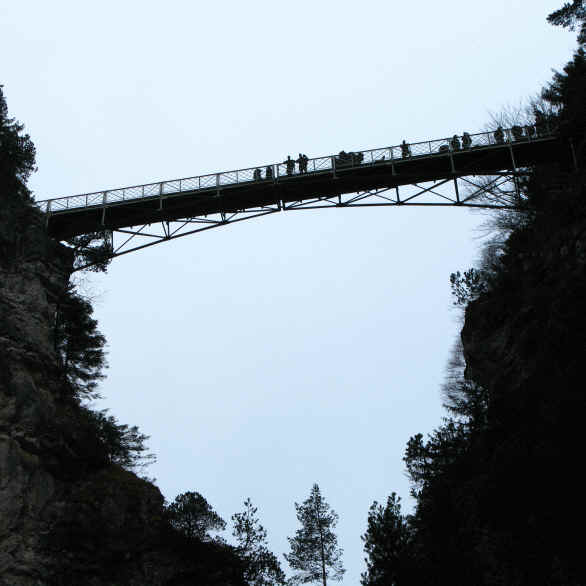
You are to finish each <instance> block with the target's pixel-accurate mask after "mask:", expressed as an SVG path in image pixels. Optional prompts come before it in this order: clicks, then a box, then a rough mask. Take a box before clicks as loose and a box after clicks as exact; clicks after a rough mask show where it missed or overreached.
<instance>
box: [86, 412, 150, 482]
mask: <svg viewBox="0 0 586 586" xmlns="http://www.w3.org/2000/svg"><path fill="white" fill-rule="evenodd" d="M81 409H82V416H85V418H86V420H87V421H88V422H89V423H90V425H91V426H92V428H93V429H94V431H95V434H96V436H97V439H98V441H99V443H100V445H101V446H102V448H103V449H104V451H105V455H106V457H107V458H108V461H109V462H110V463H111V464H117V465H118V466H121V467H122V468H124V469H126V470H130V471H134V470H138V469H143V468H145V467H146V466H149V465H150V464H152V463H153V462H155V461H156V457H155V455H154V454H151V453H149V452H147V450H148V448H147V447H146V445H145V442H146V441H147V440H148V439H149V436H148V435H145V434H143V433H141V432H140V431H139V429H138V427H137V426H136V425H133V426H128V425H125V424H121V423H118V420H117V419H116V418H115V417H114V416H113V415H108V414H107V410H105V409H104V410H102V411H93V410H92V409H88V408H87V407H84V406H82V407H81Z"/></svg>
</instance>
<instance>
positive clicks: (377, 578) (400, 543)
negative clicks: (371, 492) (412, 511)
mask: <svg viewBox="0 0 586 586" xmlns="http://www.w3.org/2000/svg"><path fill="white" fill-rule="evenodd" d="M362 541H363V542H364V551H365V552H366V554H367V556H368V557H367V558H365V561H366V572H364V573H363V574H362V578H361V580H360V583H361V584H362V585H363V586H399V585H400V584H406V583H407V580H408V579H409V578H410V577H411V576H412V574H411V572H412V566H413V563H412V557H413V553H412V551H411V550H412V538H411V529H410V527H409V524H408V522H407V519H406V518H405V517H404V516H403V515H402V514H401V498H400V497H398V496H397V495H396V494H395V493H392V494H391V496H390V497H389V498H388V499H387V504H386V506H385V507H383V506H382V505H379V504H378V503H377V502H376V501H375V502H374V503H373V504H372V506H371V507H370V511H369V513H368V528H367V530H366V533H365V534H364V535H363V536H362Z"/></svg>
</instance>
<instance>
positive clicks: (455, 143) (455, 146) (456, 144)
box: [450, 134, 460, 151]
mask: <svg viewBox="0 0 586 586" xmlns="http://www.w3.org/2000/svg"><path fill="white" fill-rule="evenodd" d="M450 146H451V147H452V150H453V151H459V150H460V137H459V136H458V135H457V134H454V136H452V140H451V141H450Z"/></svg>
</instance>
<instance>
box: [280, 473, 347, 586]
mask: <svg viewBox="0 0 586 586" xmlns="http://www.w3.org/2000/svg"><path fill="white" fill-rule="evenodd" d="M295 510H296V511H297V519H298V520H299V522H300V523H301V528H300V529H298V530H297V531H296V533H295V537H288V538H287V539H288V541H289V545H290V547H291V552H290V553H289V554H285V559H286V560H287V562H289V565H290V566H291V568H293V569H294V570H299V573H297V574H296V575H295V576H294V577H293V583H296V584H299V583H301V584H307V583H310V582H317V581H319V580H321V581H322V583H323V586H327V579H328V578H332V579H333V580H341V579H342V577H343V576H344V572H345V571H346V570H344V568H343V567H342V549H340V548H339V547H338V539H337V537H336V535H335V534H334V532H333V529H334V528H335V527H336V525H337V523H338V514H337V513H336V512H335V511H333V510H331V509H330V506H329V505H328V503H326V501H325V500H324V499H323V497H322V495H321V492H320V490H319V486H318V485H317V484H314V485H313V488H312V489H311V494H310V495H309V498H308V499H307V500H305V501H304V502H303V504H301V505H299V504H297V503H295Z"/></svg>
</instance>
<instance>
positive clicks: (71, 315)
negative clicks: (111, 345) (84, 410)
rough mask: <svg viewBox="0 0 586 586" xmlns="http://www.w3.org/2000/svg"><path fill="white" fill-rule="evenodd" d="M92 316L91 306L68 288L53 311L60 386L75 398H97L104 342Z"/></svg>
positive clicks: (103, 355) (104, 359) (70, 286)
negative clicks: (61, 384) (59, 361)
mask: <svg viewBox="0 0 586 586" xmlns="http://www.w3.org/2000/svg"><path fill="white" fill-rule="evenodd" d="M92 314H93V308H92V305H91V303H90V302H89V301H87V300H86V299H84V298H83V297H82V296H81V295H79V294H78V293H76V292H75V290H74V287H73V285H69V287H68V288H67V290H66V291H65V293H64V295H63V297H62V299H61V301H60V303H59V306H58V309H57V314H56V318H55V348H56V350H57V352H58V353H59V355H60V357H61V364H62V369H63V378H64V383H65V384H66V386H67V387H68V389H69V391H70V392H71V394H72V395H73V396H74V397H76V398H78V399H84V398H95V397H97V396H98V394H97V392H96V387H97V385H98V382H99V381H100V380H101V379H103V378H104V374H103V370H104V368H105V367H106V356H105V352H104V346H105V344H106V339H105V338H104V336H103V335H102V334H101V333H100V332H99V331H98V322H97V320H95V319H94V318H93V317H92Z"/></svg>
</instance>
